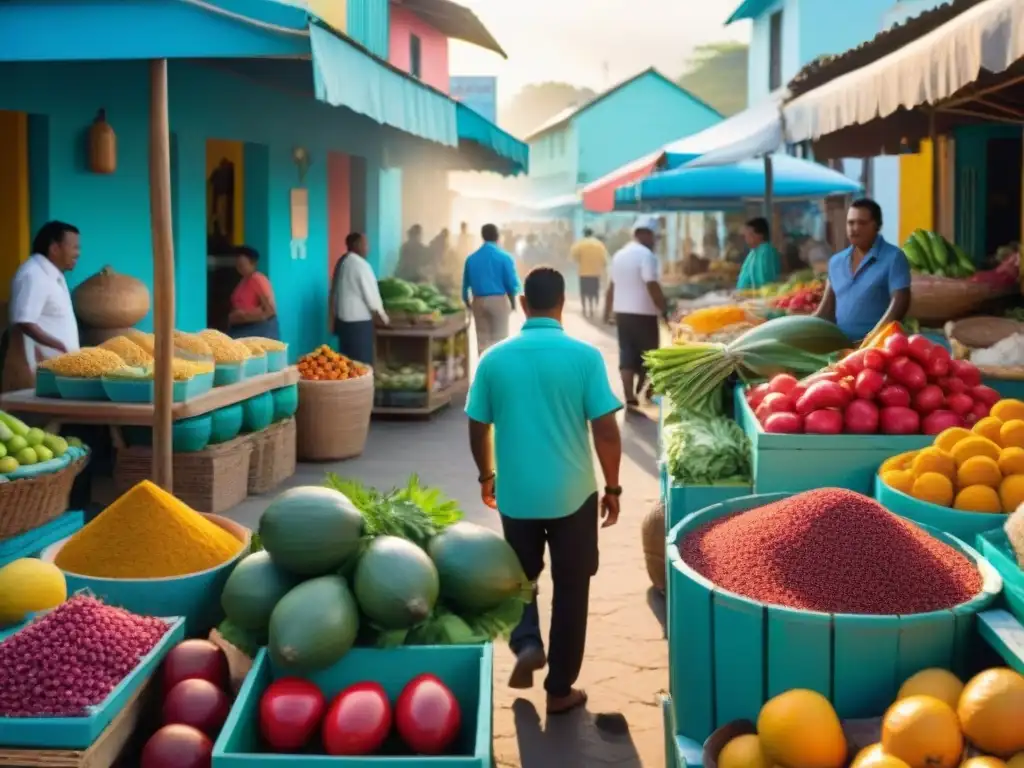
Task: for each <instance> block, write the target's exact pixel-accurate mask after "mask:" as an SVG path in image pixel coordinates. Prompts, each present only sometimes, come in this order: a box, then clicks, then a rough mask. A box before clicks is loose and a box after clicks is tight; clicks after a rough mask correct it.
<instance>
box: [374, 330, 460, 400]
mask: <svg viewBox="0 0 1024 768" xmlns="http://www.w3.org/2000/svg"><path fill="white" fill-rule="evenodd" d="M468 330H469V317H468V316H467V315H466V313H465V312H460V313H458V314H456V315H452V316H451V317H449V318H448V319H446V320H445V322H443V323H440V324H438V325H409V326H402V325H397V324H396V325H394V326H384V327H381V326H378V327H377V328H375V337H374V352H373V356H374V368H377V367H378V366H381V365H383V364H384V361H386V360H388V359H389V358H390V357H391V354H390V352H391V349H390V348H391V345H392V342H395V343H396V345H397V344H399V343H402V342H406V343H407V345H408V346H411V347H413V348H414V349H413V350H411V354H410V357H411V358H413V359H415V360H416V361H417V363H419V364H421V365H423V366H424V369H425V372H426V378H427V381H426V390H425V391H423V392H410V393H403V392H401V391H396V392H395V394H397V395H402V394H408V395H410V396H411V397H413V398H419V401H418V402H417V403H416V404H415V405H405V404H402V405H393V404H388V403H381V402H375V404H374V407H373V413H374V415H376V416H429V415H430V414H432V413H434V412H435V411H437V410H440V409H441V408H444V407H445V406H446V405H448V404H449V403H450V402H451V401H452V400H453V399H454V398H456V397H459V396H460V395H464V394H465V393H466V392H467V390H468V389H469V359H468V358H469V350H468V340H467V350H466V361H465V363H464V365H465V374H466V375H465V376H462V377H456V376H454V366H455V357H456V355H455V352H454V344H455V338H456V337H457V336H459V335H460V334H466V333H468ZM437 340H444V341H445V343H446V345H447V352H446V360H445V365H446V366H447V368H448V370H447V374H448V376H447V378H448V379H449V381H448V383H447V385H446V386H444V387H442V388H440V389H434V377H435V373H436V372H435V369H434V364H435V358H434V349H433V346H434V342H435V341H437ZM406 351H407V352H410V350H406ZM410 362H412V360H410ZM381 392H382V391H381V390H379V389H378V395H379V394H381ZM388 394H389V391H387V390H384V391H383V395H385V396H386V395H388ZM375 400H377V401H379V400H380V398H379V397H377V396H375Z"/></svg>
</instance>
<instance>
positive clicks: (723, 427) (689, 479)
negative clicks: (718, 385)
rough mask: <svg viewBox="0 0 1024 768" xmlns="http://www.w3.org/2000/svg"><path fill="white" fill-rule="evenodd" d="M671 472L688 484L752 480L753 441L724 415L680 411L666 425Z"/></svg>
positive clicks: (667, 456) (675, 477)
mask: <svg viewBox="0 0 1024 768" xmlns="http://www.w3.org/2000/svg"><path fill="white" fill-rule="evenodd" d="M665 458H666V459H667V461H668V471H669V474H670V475H671V476H672V477H673V478H674V479H676V480H678V481H679V482H681V483H683V484H685V485H715V484H718V483H727V482H743V481H749V479H750V441H749V440H748V439H747V436H746V434H745V433H744V432H743V429H742V428H741V427H740V426H739V424H737V423H736V422H735V421H733V420H732V419H729V418H726V417H724V416H706V415H703V414H699V413H694V412H690V411H678V412H677V414H676V415H675V416H674V417H673V418H672V419H671V420H666V426H665Z"/></svg>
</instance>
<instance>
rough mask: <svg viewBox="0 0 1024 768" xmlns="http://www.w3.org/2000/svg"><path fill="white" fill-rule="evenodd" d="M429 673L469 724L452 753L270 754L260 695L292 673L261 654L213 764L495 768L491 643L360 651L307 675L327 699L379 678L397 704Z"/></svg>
mask: <svg viewBox="0 0 1024 768" xmlns="http://www.w3.org/2000/svg"><path fill="white" fill-rule="evenodd" d="M427 672H429V673H430V674H433V675H436V676H437V677H439V678H440V679H441V681H442V682H443V683H444V684H445V685H447V686H448V687H449V688H450V689H451V691H452V693H453V694H455V698H456V699H457V700H458V702H459V708H460V710H461V713H462V726H461V729H460V734H459V739H458V741H457V742H456V744H455V745H454V748H453V752H454V754H453V755H450V756H439V757H423V756H404V755H403V756H397V755H394V756H392V755H375V756H368V757H328V756H326V755H316V754H303V755H280V754H265V753H263V752H262V751H261V749H260V739H259V732H258V730H259V728H258V718H259V701H260V696H261V695H262V694H263V691H264V690H266V688H267V686H268V685H269V684H270V682H271V681H272V680H275V679H277V678H279V677H287V676H289V675H290V674H292V673H288V672H283V671H281V670H278V669H276V668H275V667H274V665H273V663H272V662H271V661H270V658H269V657H268V655H267V650H266V649H265V648H264V649H262V650H261V651H260V652H259V654H258V655H257V656H256V660H255V662H254V663H253V666H252V670H251V671H250V672H249V674H248V675H247V676H246V678H245V682H244V683H243V684H242V689H241V690H240V691H239V692H238V697H237V698H236V699H235V703H234V705H233V706H232V707H231V712H230V714H229V715H228V719H227V722H225V723H224V727H223V728H222V729H221V732H220V736H219V737H218V738H217V743H216V744H215V745H214V747H213V767H214V768H284V766H289V768H307V767H312V766H328V765H330V766H339V768H344V767H345V766H349V767H350V768H357V767H359V766H374V767H375V768H491V765H492V763H491V760H492V757H491V755H492V750H493V745H492V741H493V726H492V719H493V708H494V692H493V683H492V680H493V676H494V657H493V649H492V646H491V644H490V643H487V644H485V645H449V646H429V645H426V646H409V647H403V648H389V649H386V650H385V649H375V648H354V649H352V650H351V651H349V652H348V653H347V654H345V656H344V657H343V658H342V659H341V661H339V662H338V663H337V664H335V665H334V666H332V667H329V668H328V669H325V670H323V671H321V672H316V673H314V674H312V675H308V676H306V677H308V678H309V679H310V680H312V681H313V682H314V683H316V685H317V686H319V687H320V689H321V690H322V691H323V692H324V695H325V696H326V697H327V699H328V701H330V700H331V699H332V698H333V697H334V696H336V695H337V694H338V693H339V692H341V691H342V690H344V689H345V688H347V687H348V686H350V685H353V684H354V683H358V682H363V681H373V682H376V683H380V685H382V686H383V687H384V690H385V691H387V694H388V696H389V697H390V699H391V701H392V702H394V701H395V700H396V699H397V698H398V695H399V694H400V693H401V691H402V689H403V688H404V687H405V685H406V684H407V683H408V682H409V681H410V680H412V679H413V678H414V677H416V676H417V675H420V674H423V673H427Z"/></svg>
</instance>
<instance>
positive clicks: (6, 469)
mask: <svg viewBox="0 0 1024 768" xmlns="http://www.w3.org/2000/svg"><path fill="white" fill-rule="evenodd" d="M19 466H21V465H20V464H18V460H17V459H16V458H14V457H13V456H4V457H3V458H2V459H0V474H4V475H7V474H10V473H11V472H14V471H15V470H16V469H17V468H18V467H19Z"/></svg>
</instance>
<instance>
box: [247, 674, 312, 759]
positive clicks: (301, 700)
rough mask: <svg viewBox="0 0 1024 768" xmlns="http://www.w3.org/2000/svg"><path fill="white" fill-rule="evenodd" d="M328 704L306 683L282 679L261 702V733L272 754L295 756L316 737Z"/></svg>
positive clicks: (272, 686)
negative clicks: (287, 753) (295, 753)
mask: <svg viewBox="0 0 1024 768" xmlns="http://www.w3.org/2000/svg"><path fill="white" fill-rule="evenodd" d="M326 708H327V702H326V701H325V700H324V695H323V694H322V693H321V692H320V689H319V688H317V687H316V686H315V685H314V684H313V683H311V682H309V680H303V679H301V678H298V677H282V678H281V679H280V680H275V681H274V682H272V683H271V684H270V686H269V687H268V688H267V690H266V691H264V692H263V696H262V697H261V698H260V733H261V734H262V735H263V740H264V741H266V742H267V744H269V745H270V748H271V749H273V750H274V751H275V752H298V751H299V750H301V749H302V748H303V747H305V746H306V745H307V744H309V742H310V741H311V740H312V738H313V737H314V736H315V735H316V732H317V730H318V729H319V728H320V722H321V720H323V717H324V710H325V709H326Z"/></svg>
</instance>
